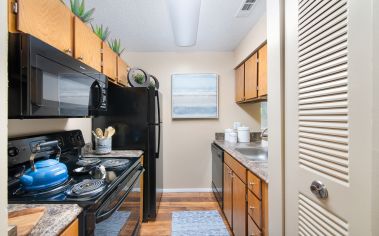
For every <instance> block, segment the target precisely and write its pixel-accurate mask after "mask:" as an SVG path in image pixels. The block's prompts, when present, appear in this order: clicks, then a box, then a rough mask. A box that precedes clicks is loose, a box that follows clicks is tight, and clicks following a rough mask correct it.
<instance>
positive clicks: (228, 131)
mask: <svg viewBox="0 0 379 236" xmlns="http://www.w3.org/2000/svg"><path fill="white" fill-rule="evenodd" d="M231 132H233V129H225V133H224V134H225V136H224V140H225V141H226V142H229V141H230V133H231Z"/></svg>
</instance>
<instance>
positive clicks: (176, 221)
mask: <svg viewBox="0 0 379 236" xmlns="http://www.w3.org/2000/svg"><path fill="white" fill-rule="evenodd" d="M172 236H229V232H228V230H227V229H226V226H225V224H224V221H223V220H222V218H221V216H220V214H219V213H218V211H216V210H213V211H175V212H173V213H172Z"/></svg>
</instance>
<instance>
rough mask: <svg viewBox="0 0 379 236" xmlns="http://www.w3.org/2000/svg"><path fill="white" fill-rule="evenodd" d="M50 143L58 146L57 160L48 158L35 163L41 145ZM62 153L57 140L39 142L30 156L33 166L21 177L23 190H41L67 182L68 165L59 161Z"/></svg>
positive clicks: (44, 145)
mask: <svg viewBox="0 0 379 236" xmlns="http://www.w3.org/2000/svg"><path fill="white" fill-rule="evenodd" d="M50 145H54V146H56V147H57V150H58V152H57V153H56V156H57V160H55V159H47V160H41V161H37V162H36V163H34V158H35V156H36V153H37V152H39V151H40V150H41V147H46V146H50ZM60 153H61V149H60V147H59V145H58V141H56V140H54V141H50V142H45V143H41V144H37V145H36V146H35V149H34V150H33V151H32V155H31V156H30V166H31V167H30V168H28V169H27V170H26V171H25V172H24V173H23V174H22V175H21V176H20V177H19V179H20V182H21V184H22V188H23V190H26V191H39V190H44V189H47V188H50V187H53V186H55V185H58V184H61V183H63V182H65V181H66V180H67V179H68V171H67V167H66V165H65V164H63V163H60V162H59V156H60Z"/></svg>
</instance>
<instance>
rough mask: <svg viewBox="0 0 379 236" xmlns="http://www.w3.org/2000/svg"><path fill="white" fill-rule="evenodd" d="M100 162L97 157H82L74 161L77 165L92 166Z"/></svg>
mask: <svg viewBox="0 0 379 236" xmlns="http://www.w3.org/2000/svg"><path fill="white" fill-rule="evenodd" d="M100 162H101V160H100V159H99V158H82V159H79V161H77V162H76V164H77V165H78V166H94V165H97V164H99V163H100Z"/></svg>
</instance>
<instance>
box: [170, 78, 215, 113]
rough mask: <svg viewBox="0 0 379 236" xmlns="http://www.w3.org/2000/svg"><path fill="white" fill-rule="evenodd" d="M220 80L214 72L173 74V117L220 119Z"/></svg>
mask: <svg viewBox="0 0 379 236" xmlns="http://www.w3.org/2000/svg"><path fill="white" fill-rule="evenodd" d="M218 80H219V78H218V75H217V74H214V73H189V74H172V75H171V117H172V119H218V116H219V107H218V100H219V95H218V86H219V85H218V83H219V82H218Z"/></svg>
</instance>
